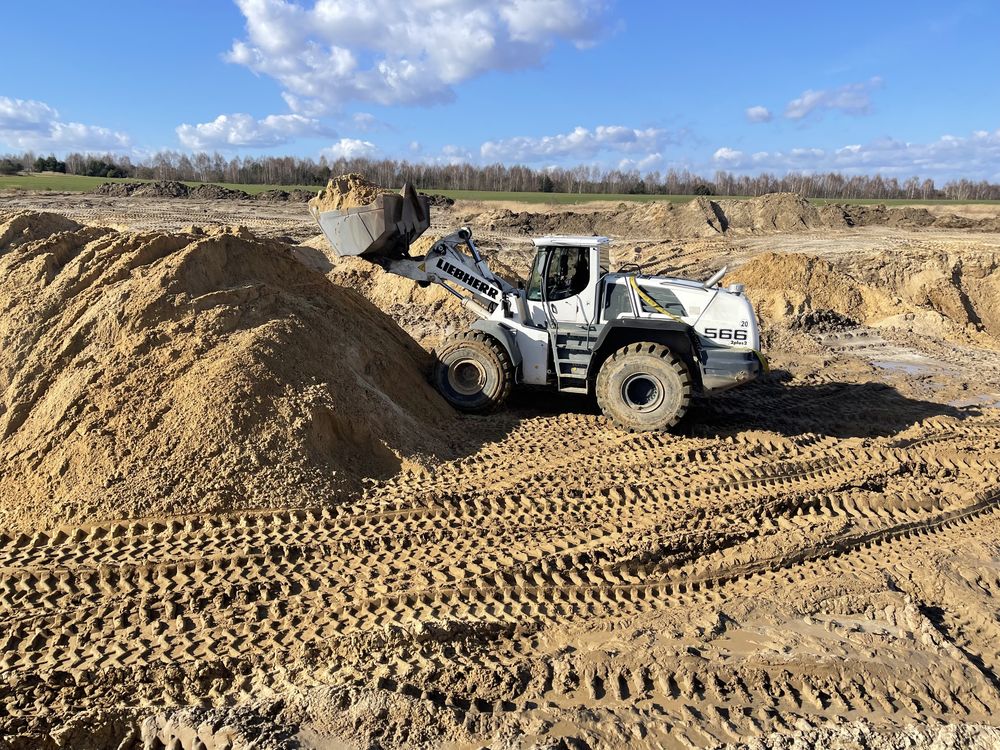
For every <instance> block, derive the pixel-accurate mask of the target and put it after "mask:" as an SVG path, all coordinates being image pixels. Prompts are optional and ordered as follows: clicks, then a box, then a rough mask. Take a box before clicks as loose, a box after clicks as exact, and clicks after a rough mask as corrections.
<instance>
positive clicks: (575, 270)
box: [528, 247, 590, 302]
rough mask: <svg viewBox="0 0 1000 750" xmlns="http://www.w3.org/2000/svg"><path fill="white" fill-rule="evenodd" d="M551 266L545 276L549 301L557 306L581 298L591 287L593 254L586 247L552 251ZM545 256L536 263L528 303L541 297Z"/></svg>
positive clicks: (540, 255)
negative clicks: (569, 298)
mask: <svg viewBox="0 0 1000 750" xmlns="http://www.w3.org/2000/svg"><path fill="white" fill-rule="evenodd" d="M549 256H550V260H549V265H548V271H547V273H546V275H545V297H546V299H548V300H549V301H552V302H555V301H558V300H561V299H566V298H568V297H572V296H574V295H576V294H580V293H581V292H582V291H583V290H585V289H586V288H587V285H588V284H589V283H590V252H589V250H588V248H585V247H554V248H551V249H550V250H549ZM544 257H545V254H544V253H539V254H538V257H537V258H536V259H535V267H534V268H533V269H532V271H531V282H530V283H529V285H528V299H530V300H534V301H538V300H540V299H541V298H542V297H541V275H542V271H543V270H544V269H545V262H544Z"/></svg>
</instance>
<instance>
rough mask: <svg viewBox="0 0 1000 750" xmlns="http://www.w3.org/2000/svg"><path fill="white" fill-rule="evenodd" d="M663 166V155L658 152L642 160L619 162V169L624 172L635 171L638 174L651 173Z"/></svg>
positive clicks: (623, 160)
mask: <svg viewBox="0 0 1000 750" xmlns="http://www.w3.org/2000/svg"><path fill="white" fill-rule="evenodd" d="M662 166H663V154H661V153H660V152H659V151H657V152H656V153H655V154H649V156H644V157H642V158H641V159H627V158H626V159H622V160H621V161H620V162H618V168H619V169H620V170H622V171H624V172H631V171H632V170H635V171H637V172H642V173H645V172H649V171H651V170H653V169H655V168H656V167H662Z"/></svg>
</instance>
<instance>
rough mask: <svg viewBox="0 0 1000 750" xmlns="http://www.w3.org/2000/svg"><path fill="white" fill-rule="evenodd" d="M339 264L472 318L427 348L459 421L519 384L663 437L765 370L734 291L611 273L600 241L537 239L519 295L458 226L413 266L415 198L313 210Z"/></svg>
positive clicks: (418, 206)
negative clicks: (377, 271)
mask: <svg viewBox="0 0 1000 750" xmlns="http://www.w3.org/2000/svg"><path fill="white" fill-rule="evenodd" d="M310 211H311V212H312V213H313V217H314V218H315V219H316V221H317V222H318V224H319V226H320V228H321V229H322V231H323V233H324V235H325V236H326V238H327V240H328V241H329V242H330V245H331V246H332V247H333V250H334V252H335V253H336V254H337V255H338V256H360V257H361V258H364V259H365V260H368V261H371V262H372V263H376V264H378V265H379V266H381V267H382V268H383V269H385V270H386V271H388V272H390V273H394V274H398V275H399V276H403V277H406V278H408V279H412V280H413V281H415V282H416V283H417V284H419V285H421V286H427V285H429V284H439V285H441V286H443V287H444V288H445V289H447V290H448V291H449V292H451V293H452V294H454V295H455V296H456V297H457V298H458V299H459V300H460V301H461V304H462V305H463V306H464V307H465V308H467V309H468V310H471V311H472V312H473V313H475V314H476V316H477V317H478V320H476V321H475V322H474V323H473V324H472V325H471V327H470V329H469V330H468V331H465V332H464V333H460V334H457V335H454V336H451V337H449V338H447V339H446V340H445V341H444V342H443V343H442V344H441V346H440V347H438V348H437V349H436V351H435V365H434V371H433V376H432V377H433V382H434V385H435V386H436V388H437V389H438V390H439V391H440V392H441V395H443V396H444V398H445V399H446V400H447V401H448V402H449V403H450V404H451V405H452V406H453V407H455V408H456V409H459V410H461V411H464V412H480V413H481V412H488V411H492V410H495V409H498V408H499V407H500V406H502V404H503V403H504V401H505V399H506V398H507V396H508V395H509V394H510V392H511V389H512V388H513V387H514V386H516V385H531V386H544V387H549V388H554V389H557V390H559V391H562V392H565V393H579V394H592V395H594V396H595V397H596V398H597V403H598V404H599V406H600V408H601V411H602V412H603V413H604V414H605V415H606V416H608V417H610V418H611V419H612V420H613V421H615V422H616V423H618V424H619V425H620V426H621V427H623V428H625V429H627V430H632V431H636V432H639V431H648V430H661V431H662V430H669V429H670V428H672V427H674V426H675V425H676V424H677V423H678V422H679V421H680V420H681V418H682V417H683V416H684V414H685V412H686V411H687V409H688V405H689V403H690V401H691V397H692V394H694V393H702V394H708V393H715V392H718V391H722V390H725V389H727V388H732V387H733V386H737V385H741V384H743V383H747V382H749V381H751V380H753V379H754V378H756V377H757V376H758V375H760V374H761V373H762V372H763V371H765V370H766V367H767V364H766V360H765V358H764V357H763V355H762V354H761V352H760V336H759V331H758V326H757V319H756V316H755V315H754V310H753V307H752V306H751V304H750V302H749V300H748V299H747V298H746V296H745V295H744V291H743V287H742V285H740V284H731V285H729V286H728V287H725V288H723V287H722V286H721V281H722V278H723V277H724V276H725V273H726V268H722V269H721V270H720V271H718V272H717V273H715V274H714V275H713V276H712V277H711V278H709V279H708V280H706V281H691V280H687V279H676V278H667V277H662V276H650V275H646V274H643V273H641V271H640V269H639V268H638V267H624V268H620V269H618V270H616V271H612V270H611V260H610V257H611V256H610V242H609V240H608V238H606V237H573V236H550V237H539V238H537V239H535V240H533V242H534V246H535V259H534V263H533V264H532V267H531V273H530V275H529V277H528V279H527V284H524V283H519V284H518V285H517V286H514V285H512V284H510V283H508V282H507V281H506V280H504V279H502V278H500V277H499V276H497V275H496V274H495V273H493V272H492V271H491V270H490V268H489V265H488V264H487V263H486V262H485V261H484V260H483V257H482V255H481V254H480V252H479V249H478V247H477V246H476V243H475V240H474V239H473V236H472V232H471V231H470V230H469V229H468V228H461V229H459V230H458V231H456V232H454V233H452V234H449V235H448V236H447V237H443V238H441V239H440V240H438V241H437V242H436V243H434V245H433V246H432V247H431V249H430V251H429V252H427V254H426V255H424V256H423V257H411V255H410V245H411V243H412V242H413V240H415V239H416V238H417V237H419V236H420V235H421V234H422V233H423V232H424V231H425V230H426V229H427V228H428V227H429V226H430V204H429V199H428V198H427V197H425V196H421V195H418V194H417V193H416V191H415V190H414V189H413V187H412V186H411V185H409V184H407V185H405V186H404V187H403V189H402V191H401V192H400V193H398V194H396V193H387V194H384V195H380V196H379V197H378V198H377V199H376V201H375V202H374V203H372V204H370V205H368V206H364V207H361V208H352V209H348V210H346V211H320V210H319V209H317V208H316V207H314V206H310Z"/></svg>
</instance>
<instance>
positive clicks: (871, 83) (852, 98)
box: [748, 76, 882, 120]
mask: <svg viewBox="0 0 1000 750" xmlns="http://www.w3.org/2000/svg"><path fill="white" fill-rule="evenodd" d="M880 88H882V79H881V78H879V77H878V76H875V77H874V78H870V79H869V80H867V81H862V82H861V83H849V84H847V85H845V86H841V87H839V88H835V89H820V90H816V91H814V90H812V89H807V90H806V91H803V92H802V94H801V95H800V96H799V97H798V98H796V99H792V100H791V101H790V102H788V105H787V106H786V107H785V117H787V118H788V119H789V120H801V119H803V118H804V117H808V116H810V115H814V114H815V115H819V114H821V113H822V112H824V111H837V112H843V113H844V114H848V115H867V114H868V113H869V112H871V107H872V99H871V95H872V92H873V91H875V90H876V89H880ZM748 114H749V111H748Z"/></svg>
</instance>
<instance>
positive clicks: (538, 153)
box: [479, 125, 676, 162]
mask: <svg viewBox="0 0 1000 750" xmlns="http://www.w3.org/2000/svg"><path fill="white" fill-rule="evenodd" d="M672 142H676V141H675V137H674V136H672V135H671V134H669V133H668V132H667V131H665V130H661V129H659V128H646V129H637V128H629V127H625V126H623V125H599V126H597V127H596V128H594V129H593V130H590V129H589V128H584V127H576V128H574V129H573V130H572V131H571V132H569V133H561V134H558V135H546V136H538V137H532V136H517V137H514V138H505V139H503V140H499V141H487V142H486V143H484V144H483V145H482V146H481V147H480V149H479V153H480V156H481V157H482V159H483V160H484V161H501V162H539V161H551V160H553V159H577V160H579V159H591V158H593V157H595V156H597V155H598V154H602V153H607V154H627V155H636V154H639V155H641V157H646V156H649V155H650V154H655V153H659V152H660V150H661V149H662V148H663V146H664V145H666V144H668V143H672Z"/></svg>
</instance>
